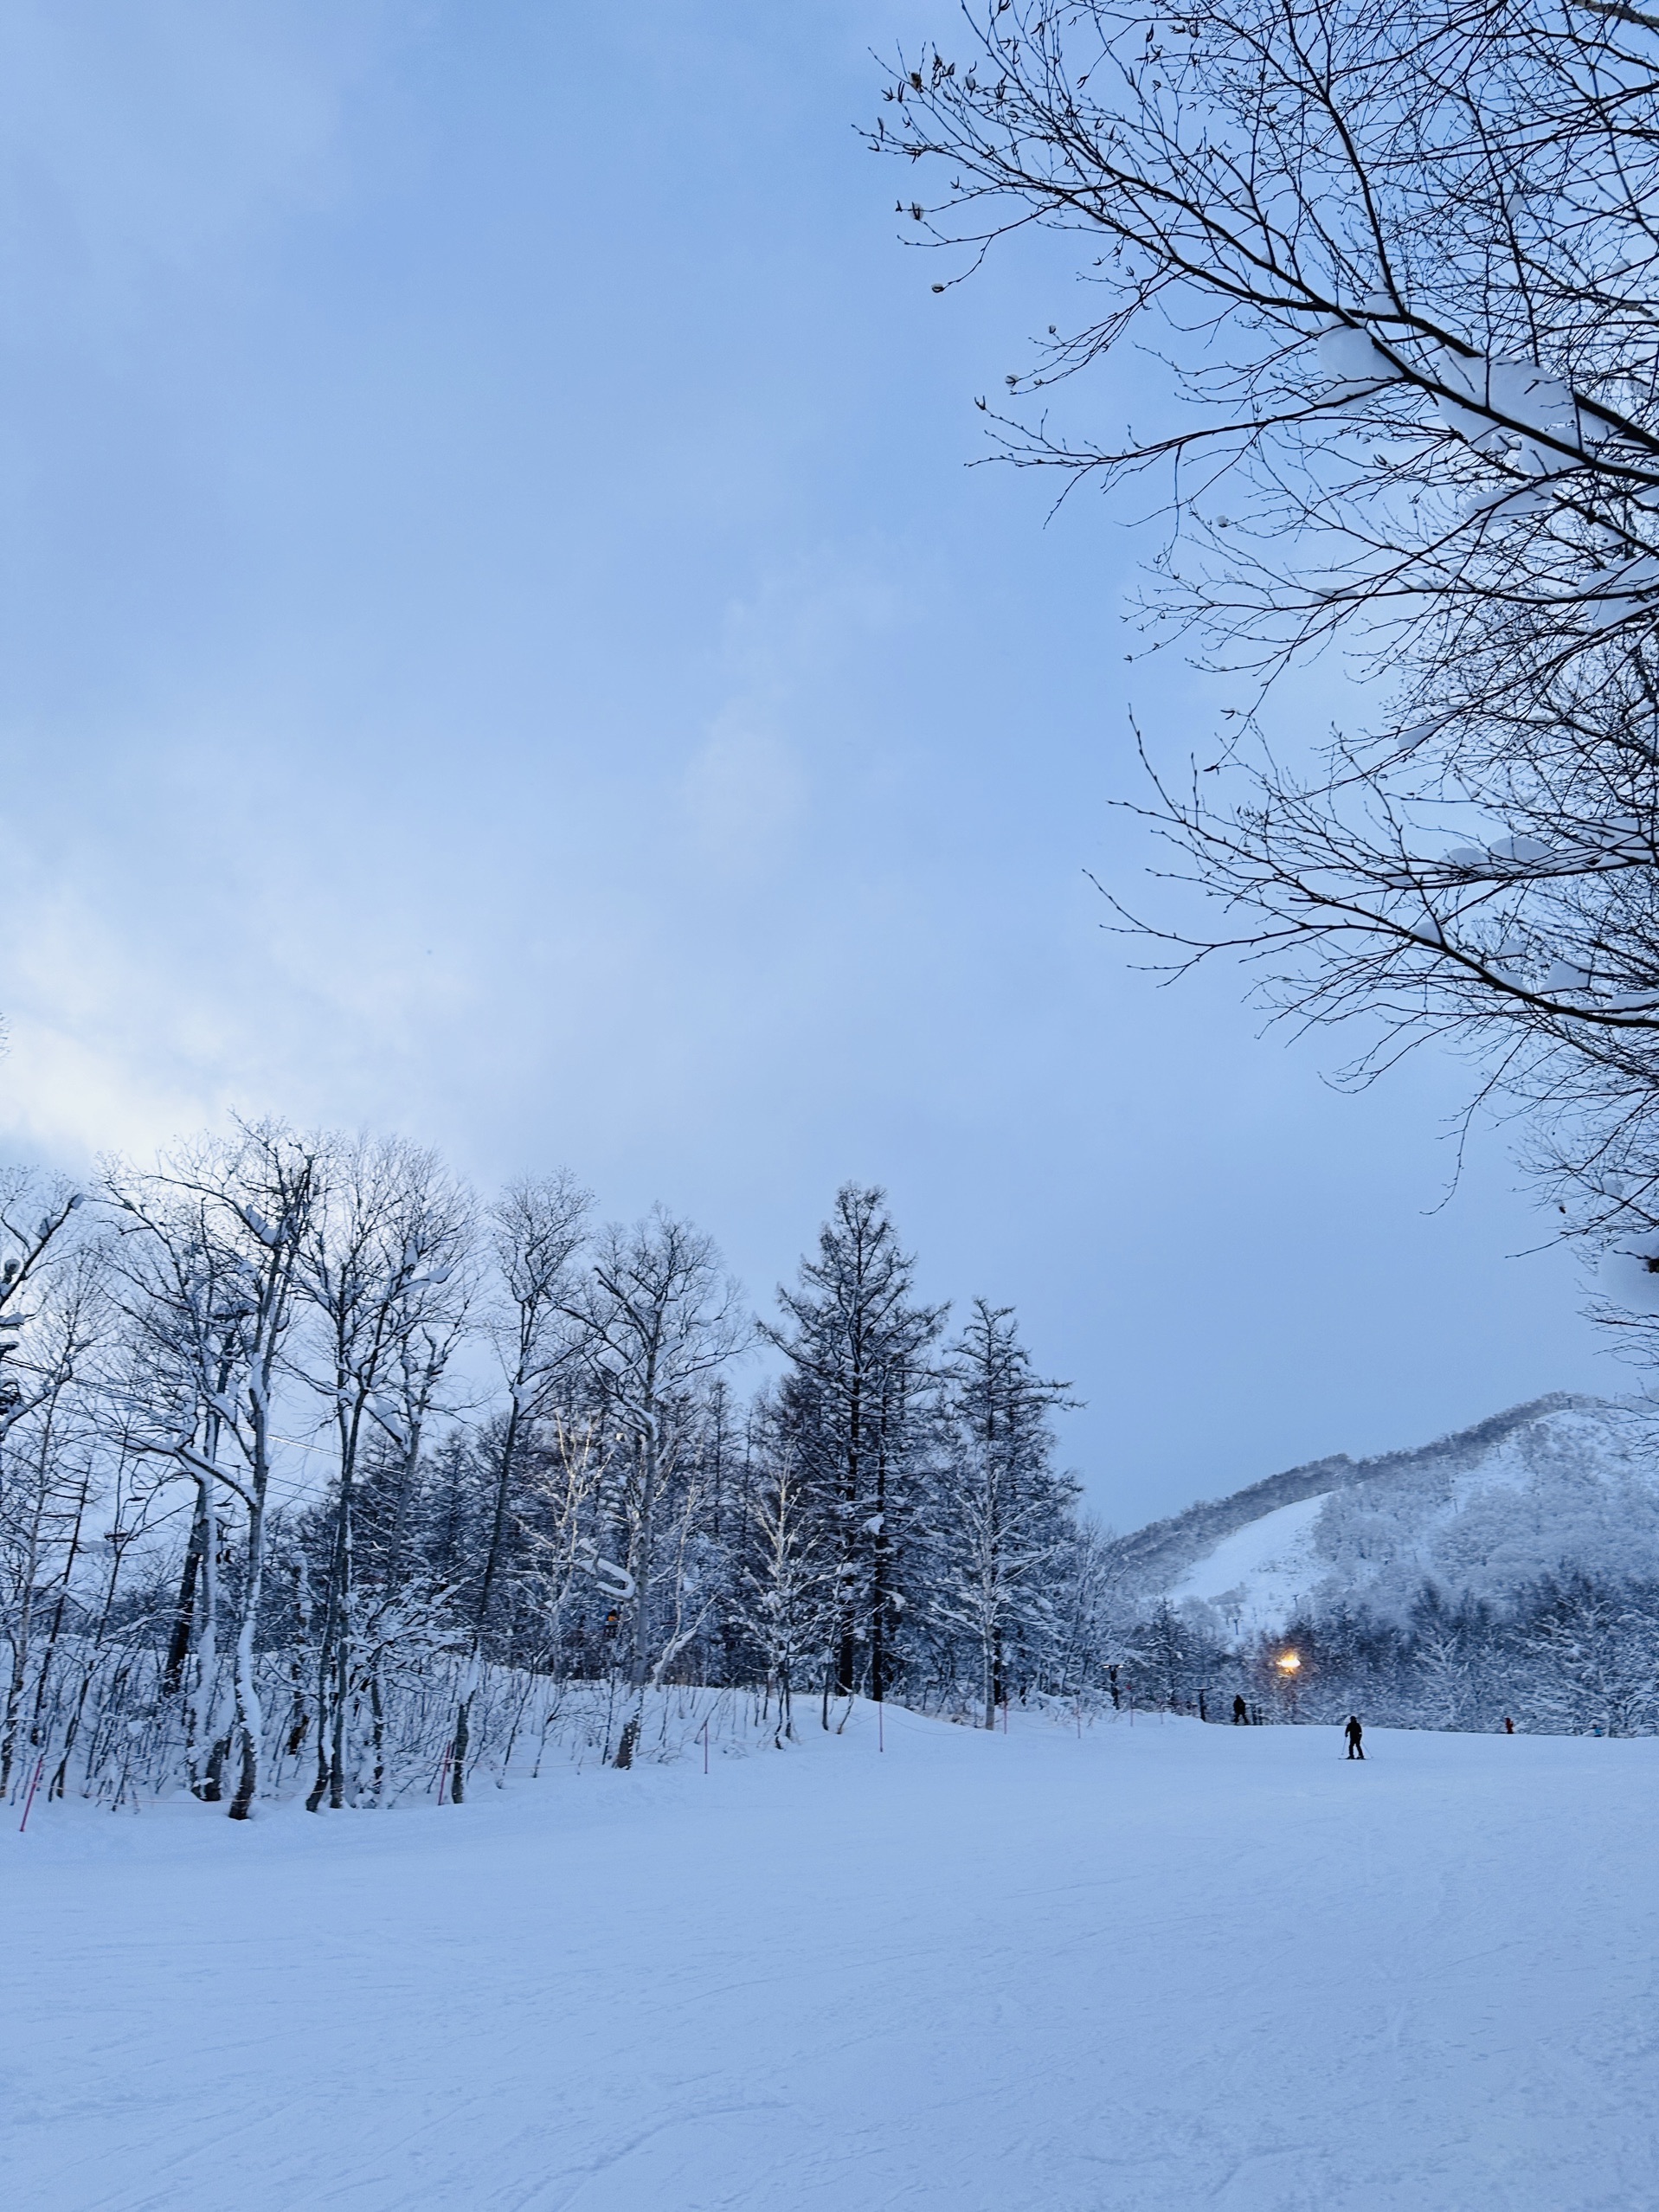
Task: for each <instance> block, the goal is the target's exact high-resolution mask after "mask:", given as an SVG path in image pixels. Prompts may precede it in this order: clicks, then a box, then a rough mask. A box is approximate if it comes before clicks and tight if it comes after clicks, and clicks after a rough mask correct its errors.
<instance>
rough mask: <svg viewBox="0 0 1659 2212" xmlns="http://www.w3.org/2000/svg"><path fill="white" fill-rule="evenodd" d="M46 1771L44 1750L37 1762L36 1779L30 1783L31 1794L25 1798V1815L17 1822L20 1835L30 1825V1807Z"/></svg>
mask: <svg viewBox="0 0 1659 2212" xmlns="http://www.w3.org/2000/svg"><path fill="white" fill-rule="evenodd" d="M45 1772H46V1753H45V1752H42V1753H41V1755H40V1757H39V1758H38V1759H36V1760H35V1779H34V1780H33V1781H32V1782H31V1783H30V1784H29V1795H28V1796H27V1797H25V1798H24V1799H23V1818H22V1819H21V1820H20V1821H19V1822H18V1823H17V1833H18V1834H19V1836H21V1835H22V1834H23V1830H24V1829H26V1828H27V1827H28V1825H29V1807H30V1806H31V1805H32V1804H34V1802H35V1791H36V1790H38V1789H39V1788H40V1786H41V1777H42V1774H44V1773H45Z"/></svg>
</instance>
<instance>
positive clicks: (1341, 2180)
mask: <svg viewBox="0 0 1659 2212" xmlns="http://www.w3.org/2000/svg"><path fill="white" fill-rule="evenodd" d="M811 1718H812V1720H813V1725H812V1726H811V1727H803V1729H802V1736H803V1741H802V1743H801V1746H799V1747H798V1748H795V1749H791V1750H788V1751H787V1752H782V1753H775V1752H771V1751H770V1750H769V1749H768V1750H766V1751H764V1752H755V1753H752V1754H751V1755H749V1756H748V1757H742V1758H738V1757H729V1758H724V1759H723V1758H721V1757H719V1756H717V1757H716V1758H715V1759H714V1761H713V1765H712V1772H711V1773H710V1774H709V1775H708V1776H707V1777H706V1778H705V1777H704V1773H703V1772H702V1766H701V1760H700V1758H698V1759H691V1760H682V1761H680V1762H679V1763H678V1764H675V1765H669V1766H656V1767H646V1768H643V1769H640V1770H639V1771H636V1772H633V1773H629V1774H615V1773H613V1772H608V1771H600V1772H592V1771H590V1772H586V1773H583V1774H580V1775H577V1774H574V1773H572V1772H569V1771H564V1772H560V1773H559V1774H558V1775H556V1777H554V1778H550V1779H544V1780H543V1781H542V1782H540V1783H539V1784H518V1785H517V1786H515V1787H514V1788H513V1789H512V1790H511V1791H507V1792H498V1791H494V1790H492V1789H487V1788H486V1789H485V1791H483V1792H482V1793H481V1794H480V1797H479V1801H478V1802H476V1803H473V1804H467V1805H465V1806H463V1807H461V1808H460V1809H459V1810H457V1809H453V1808H448V1807H446V1808H444V1809H443V1810H438V1809H437V1808H435V1807H434V1806H430V1805H428V1807H425V1808H423V1809H421V1810H403V1811H398V1812H395V1813H391V1814H384V1815H375V1814H370V1813H357V1814H351V1813H337V1814H334V1815H332V1816H330V1817H325V1818H318V1817H307V1816H306V1815H305V1813H304V1812H303V1811H301V1810H298V1809H290V1808H286V1807H285V1808H281V1809H278V1810H272V1811H271V1812H269V1813H267V1815H266V1817H263V1818H261V1819H260V1820H259V1821H257V1822H255V1823H251V1824H249V1825H248V1826H246V1827H235V1826H233V1825H232V1824H231V1823H228V1821H225V1820H223V1819H222V1818H221V1817H218V1816H217V1815H216V1814H215V1812H214V1811H212V1810H209V1809H207V1808H203V1807H200V1806H196V1805H194V1804H188V1803H186V1804H173V1805H168V1806H164V1807H151V1808H147V1809H146V1810H145V1811H144V1812H143V1813H142V1814H141V1815H140V1816H138V1817H132V1816H131V1815H119V1816H111V1815H109V1814H106V1813H96V1812H93V1811H92V1810H89V1809H87V1808H85V1807H77V1806H74V1805H71V1806H68V1807H61V1806H52V1807H49V1808H44V1809H43V1808H42V1807H41V1806H40V1805H39V1804H38V1803H37V1804H36V1807H35V1812H34V1814H33V1816H32V1817H31V1819H30V1823H29V1832H28V1833H27V1834H26V1835H23V1836H19V1835H18V1834H17V1833H16V1815H15V1813H14V1814H13V1816H12V1818H11V1821H10V1824H9V1827H8V1829H7V1831H6V1833H5V1834H4V1836H3V1839H0V1842H3V1858H0V1864H3V1868H4V1870H5V1875H6V1885H5V1886H6V1895H7V1903H6V1907H5V1919H6V1927H5V1934H4V1950H3V1960H4V1981H3V2003H0V2022H3V2027H0V2036H3V2048H0V2068H3V2072H0V2093H3V2109H4V2114H5V2123H4V2133H3V2141H0V2175H3V2177H4V2182H3V2196H4V2201H5V2202H6V2203H7V2204H8V2205H10V2206H15V2207H16V2208H17V2212H94V2208H97V2212H117V2208H119V2212H140V2209H141V2208H144V2212H148V2208H151V2207H153V2208H157V2212H161V2208H166V2212H228V2208H230V2207H235V2208H236V2212H314V2208H322V2207H330V2208H340V2209H341V2212H391V2208H394V2207H404V2206H411V2207H413V2206H420V2207H436V2206H443V2207H457V2208H466V2212H529V2208H534V2209H535V2212H715V2208H721V2212H728V2209H729V2208H743V2212H751V2209H752V2212H875V2208H878V2207H880V2208H884V2212H885V2208H890V2207H903V2208H905V2212H924V2209H925V2212H934V2208H936V2209H937V2212H1027V2208H1029V2212H1039V2208H1040V2212H1117V2208H1122V2212H1158V2208H1163V2207H1171V2208H1174V2207H1180V2208H1182V2212H1186V2209H1187V2208H1194V2207H1219V2208H1227V2209H1228V2212H1245V2208H1248V2212H1347V2208H1356V2209H1357V2208H1360V2207H1364V2208H1366V2212H1373V2208H1375V2212H1382V2208H1385V2207H1386V2208H1388V2212H1443V2209H1444V2212H1477V2209H1478V2208H1486V2207H1490V2208H1492V2212H1500V2209H1501V2212H1522V2208H1534V2207H1535V2208H1539V2212H1575V2209H1576V2208H1580V2207H1582V2208H1585V2212H1588V2208H1591V2207H1595V2208H1598V2212H1604V2208H1611V2207H1619V2208H1624V2207H1631V2208H1638V2207H1645V2206H1650V2205H1652V2204H1654V2203H1655V2202H1659V2119H1656V2111H1659V2105H1656V2088H1659V1988H1656V1972H1655V1959H1656V1937H1659V1886H1656V1884H1655V1882H1654V1880H1653V1849H1654V1844H1653V1836H1654V1826H1655V1822H1654V1800H1655V1795H1656V1790H1659V1741H1654V1740H1637V1741H1628V1742H1626V1741H1616V1742H1608V1741H1596V1740H1590V1739H1546V1738H1536V1737H1532V1738H1529V1737H1520V1736H1518V1737H1514V1738H1487V1737H1474V1736H1460V1735H1413V1734H1404V1733H1386V1732H1381V1731H1379V1732H1375V1733H1368V1735H1367V1739H1366V1749H1367V1751H1368V1752H1370V1754H1371V1756H1370V1758H1369V1759H1367V1761H1366V1764H1365V1765H1363V1766H1360V1765H1349V1764H1347V1763H1346V1762H1345V1761H1344V1760H1343V1759H1342V1758H1341V1747H1340V1745H1339V1742H1338V1739H1337V1736H1336V1733H1335V1732H1334V1730H1330V1729H1325V1728H1313V1727H1308V1728H1291V1727H1267V1728H1251V1729H1244V1728H1238V1729H1235V1728H1231V1727H1202V1726H1200V1725H1199V1724H1198V1723H1197V1722H1194V1721H1180V1720H1167V1721H1165V1722H1163V1723H1162V1724H1161V1725H1160V1724H1159V1723H1158V1722H1157V1721H1155V1720H1153V1721H1151V1722H1148V1720H1147V1719H1146V1717H1145V1716H1144V1715H1143V1716H1141V1718H1140V1719H1138V1720H1137V1721H1136V1723H1135V1726H1134V1727H1133V1728H1131V1727H1129V1726H1127V1725H1124V1724H1122V1722H1119V1723H1117V1724H1112V1723H1110V1722H1103V1723H1102V1724H1100V1725H1098V1726H1096V1727H1094V1728H1093V1729H1088V1728H1085V1731H1084V1733H1083V1735H1082V1737H1081V1738H1079V1737H1077V1735H1076V1734H1072V1733H1067V1732H1066V1731H1065V1730H1064V1728H1062V1727H1058V1726H1057V1725H1055V1724H1053V1723H1051V1722H1048V1721H1038V1720H1034V1719H1030V1718H1027V1719H1026V1720H1025V1722H1024V1725H1023V1726H1022V1722H1021V1716H1020V1715H1019V1714H1016V1715H1015V1716H1014V1723H1013V1733H1011V1734H1009V1735H1007V1736H1006V1737H1005V1736H1002V1735H1000V1734H999V1735H996V1736H986V1735H983V1734H979V1733H973V1732H970V1731H968V1730H967V1729H964V1728H958V1727H951V1726H949V1725H948V1724H945V1723H942V1722H936V1721H930V1720H922V1719H920V1718H918V1717H916V1716H915V1715H912V1714H903V1713H899V1712H897V1711H895V1710H893V1709H892V1708H891V1707H890V1708H889V1711H888V1714H887V1716H886V1750H885V1752H884V1753H883V1752H878V1749H877V1743H876V1729H875V1721H874V1717H873V1714H872V1711H871V1708H870V1707H858V1709H857V1710H856V1711H855V1713H854V1714H853V1716H852V1720H851V1721H850V1722H849V1725H848V1727H847V1730H846V1733H845V1735H843V1736H840V1737H826V1736H824V1735H823V1734H822V1733H821V1732H820V1731H819V1729H818V1728H817V1726H816V1718H815V1715H813V1716H811Z"/></svg>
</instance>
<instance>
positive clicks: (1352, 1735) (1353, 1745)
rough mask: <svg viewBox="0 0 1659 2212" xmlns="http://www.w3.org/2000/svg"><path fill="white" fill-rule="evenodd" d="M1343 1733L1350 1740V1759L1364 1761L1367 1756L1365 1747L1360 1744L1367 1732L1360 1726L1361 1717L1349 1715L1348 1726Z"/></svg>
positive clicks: (1354, 1714)
mask: <svg viewBox="0 0 1659 2212" xmlns="http://www.w3.org/2000/svg"><path fill="white" fill-rule="evenodd" d="M1342 1733H1343V1734H1344V1735H1345V1736H1346V1737H1347V1739H1348V1757H1349V1758H1350V1759H1363V1758H1364V1757H1365V1755H1366V1754H1365V1746H1364V1745H1363V1744H1362V1743H1361V1742H1360V1737H1361V1736H1363V1735H1364V1733H1365V1730H1364V1729H1363V1728H1362V1727H1360V1716H1359V1714H1357V1713H1350V1714H1349V1715H1348V1725H1347V1727H1346V1728H1344V1729H1343V1731H1342Z"/></svg>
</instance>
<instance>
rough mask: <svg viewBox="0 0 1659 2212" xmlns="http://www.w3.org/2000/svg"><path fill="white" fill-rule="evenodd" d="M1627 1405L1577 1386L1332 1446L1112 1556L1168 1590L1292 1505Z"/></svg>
mask: <svg viewBox="0 0 1659 2212" xmlns="http://www.w3.org/2000/svg"><path fill="white" fill-rule="evenodd" d="M1628 1411H1629V1409H1628V1408H1627V1407H1622V1406H1621V1405H1619V1404H1618V1402H1617V1401H1616V1400H1614V1399H1604V1398H1596V1397H1591V1396H1589V1395H1587V1394H1585V1393H1584V1392H1572V1391H1552V1392H1546V1394H1545V1395H1544V1396H1542V1397H1540V1398H1535V1399H1527V1400H1526V1401H1525V1403H1523V1404H1521V1405H1512V1406H1508V1407H1507V1408H1506V1409H1505V1410H1504V1411H1502V1412H1500V1413H1494V1414H1489V1415H1488V1416H1487V1418H1485V1419H1484V1420H1482V1421H1476V1422H1474V1423H1472V1424H1470V1425H1469V1427H1467V1428H1463V1429H1456V1430H1452V1431H1448V1432H1447V1433H1446V1434H1445V1435H1444V1436H1440V1437H1435V1438H1433V1439H1432V1440H1431V1442H1429V1443H1428V1444H1418V1445H1415V1446H1409V1447H1406V1448H1404V1449H1400V1450H1392V1451H1386V1452H1375V1453H1372V1454H1369V1455H1367V1456H1366V1457H1364V1458H1361V1459H1354V1458H1353V1457H1351V1456H1349V1454H1347V1452H1334V1453H1330V1454H1328V1455H1327V1456H1325V1457H1323V1458H1321V1459H1313V1460H1305V1461H1303V1462H1302V1463H1300V1464H1299V1465H1297V1466H1296V1467H1289V1468H1285V1469H1282V1470H1281V1471H1280V1472H1279V1473H1277V1474H1275V1475H1269V1476H1264V1477H1263V1478H1262V1480H1260V1481H1259V1482H1251V1483H1248V1484H1246V1485H1245V1487H1244V1489H1239V1490H1235V1491H1232V1492H1231V1493H1230V1494H1228V1495H1225V1496H1223V1497H1220V1498H1206V1499H1200V1500H1199V1501H1196V1502H1195V1503H1194V1504H1193V1505H1190V1506H1187V1507H1185V1508H1183V1509H1182V1510H1181V1511H1180V1513H1176V1514H1169V1515H1167V1516H1166V1517H1165V1518H1164V1519H1162V1520H1160V1521H1149V1522H1148V1523H1147V1525H1146V1526H1145V1527H1141V1528H1138V1529H1134V1530H1132V1531H1130V1532H1129V1534H1127V1535H1124V1536H1121V1537H1117V1538H1116V1539H1115V1540H1113V1543H1112V1545H1111V1547H1110V1548H1111V1555H1112V1557H1113V1558H1114V1559H1115V1560H1116V1562H1117V1564H1118V1565H1119V1566H1120V1567H1121V1568H1122V1571H1123V1572H1124V1574H1125V1576H1126V1579H1128V1580H1129V1582H1130V1583H1131V1584H1134V1585H1139V1586H1141V1588H1142V1589H1144V1590H1145V1591H1148V1593H1150V1592H1152V1591H1170V1590H1173V1589H1174V1587H1175V1585H1177V1584H1179V1583H1180V1581H1181V1580H1182V1579H1184V1578H1185V1577H1186V1576H1187V1575H1188V1574H1190V1573H1191V1572H1193V1570H1194V1569H1195V1568H1196V1567H1198V1566H1199V1565H1200V1564H1201V1562H1203V1561H1204V1560H1206V1559H1208V1558H1209V1557H1210V1556H1211V1555H1212V1553H1215V1552H1216V1551H1217V1550H1218V1549H1219V1546H1221V1545H1223V1544H1224V1543H1225V1542H1226V1541H1227V1540H1228V1539H1229V1538H1231V1537H1236V1536H1238V1535H1239V1534H1241V1532H1243V1531H1244V1530H1246V1529H1249V1528H1250V1527H1251V1526H1252V1525H1253V1524H1255V1523H1257V1522H1259V1521H1264V1520H1265V1519H1266V1518H1267V1517H1268V1515H1270V1514H1276V1513H1278V1512H1280V1511H1281V1510H1282V1509H1283V1508H1285V1507H1287V1506H1291V1505H1298V1504H1302V1503H1304V1502H1306V1501H1309V1500H1315V1499H1328V1498H1329V1497H1330V1496H1331V1495H1334V1494H1335V1493H1338V1492H1345V1491H1363V1490H1366V1489H1379V1490H1383V1491H1386V1489H1388V1488H1389V1487H1390V1486H1391V1485H1401V1484H1405V1485H1410V1484H1411V1483H1412V1482H1420V1481H1421V1479H1422V1478H1424V1477H1434V1476H1444V1477H1445V1478H1446V1479H1447V1480H1448V1481H1450V1479H1451V1478H1453V1477H1456V1476H1467V1475H1469V1474H1471V1473H1473V1472H1474V1471H1475V1470H1476V1469H1479V1468H1480V1467H1481V1465H1482V1463H1484V1462H1486V1461H1488V1460H1489V1459H1490V1458H1491V1457H1492V1456H1493V1455H1494V1454H1495V1453H1497V1452H1498V1451H1499V1450H1501V1448H1502V1447H1503V1446H1504V1445H1506V1444H1510V1443H1512V1442H1513V1441H1514V1440H1516V1439H1521V1440H1522V1441H1523V1442H1524V1441H1525V1433H1526V1432H1527V1431H1534V1430H1537V1429H1539V1428H1540V1427H1541V1426H1543V1425H1545V1424H1549V1423H1550V1422H1551V1421H1552V1420H1553V1418H1555V1417H1559V1416H1560V1415H1563V1414H1574V1413H1577V1414H1583V1415H1587V1416H1590V1417H1592V1418H1608V1419H1609V1420H1610V1421H1611V1420H1616V1419H1618V1418H1622V1417H1624V1415H1625V1414H1626V1413H1627V1412H1628Z"/></svg>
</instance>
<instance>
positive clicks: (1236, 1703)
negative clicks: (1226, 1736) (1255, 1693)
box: [1232, 1697, 1250, 1728]
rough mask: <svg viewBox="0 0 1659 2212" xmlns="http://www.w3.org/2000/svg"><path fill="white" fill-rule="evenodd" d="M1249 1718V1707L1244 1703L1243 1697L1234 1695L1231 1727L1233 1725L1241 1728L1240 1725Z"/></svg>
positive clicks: (1242, 1725)
mask: <svg viewBox="0 0 1659 2212" xmlns="http://www.w3.org/2000/svg"><path fill="white" fill-rule="evenodd" d="M1249 1719H1250V1707H1248V1706H1247V1705H1246V1704H1245V1703H1244V1699H1243V1698H1242V1697H1236V1698H1234V1700H1233V1701H1232V1725H1233V1727H1235V1728H1242V1727H1244V1725H1245V1723H1246V1722H1247V1721H1248V1720H1249Z"/></svg>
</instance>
